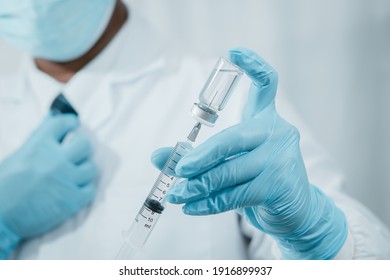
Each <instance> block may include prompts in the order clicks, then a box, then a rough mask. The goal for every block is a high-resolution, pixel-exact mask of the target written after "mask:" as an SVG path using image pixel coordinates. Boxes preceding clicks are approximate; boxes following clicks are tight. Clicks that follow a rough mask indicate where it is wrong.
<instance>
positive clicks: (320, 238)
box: [278, 186, 348, 260]
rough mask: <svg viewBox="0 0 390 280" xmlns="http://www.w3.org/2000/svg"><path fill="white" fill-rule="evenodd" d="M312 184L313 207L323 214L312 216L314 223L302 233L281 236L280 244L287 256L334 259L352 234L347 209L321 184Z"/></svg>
mask: <svg viewBox="0 0 390 280" xmlns="http://www.w3.org/2000/svg"><path fill="white" fill-rule="evenodd" d="M311 187H312V191H313V193H314V196H315V197H316V198H315V199H313V200H312V202H313V207H319V208H320V209H318V208H317V209H316V211H318V213H319V215H317V218H315V219H312V220H311V219H310V218H309V219H308V221H310V220H311V221H310V222H311V223H312V224H311V225H309V226H308V227H307V228H306V229H305V231H303V232H301V233H300V234H296V235H292V236H291V237H292V238H288V237H287V238H279V239H278V243H279V248H280V249H281V251H282V255H283V257H284V258H286V259H320V260H327V259H333V258H334V257H335V256H336V255H337V254H338V252H339V251H340V250H341V248H342V247H343V244H344V243H345V240H346V238H347V236H348V226H347V221H346V218H345V216H344V213H343V212H342V211H341V210H340V209H339V208H337V207H336V205H335V204H334V202H333V200H331V199H330V198H328V197H327V196H326V195H325V194H324V193H322V192H321V191H320V190H319V189H318V188H317V187H315V186H311ZM319 205H321V206H319ZM313 212H314V210H313ZM308 214H309V213H308ZM309 215H310V214H309ZM311 216H313V215H311Z"/></svg>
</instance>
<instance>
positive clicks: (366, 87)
mask: <svg viewBox="0 0 390 280" xmlns="http://www.w3.org/2000/svg"><path fill="white" fill-rule="evenodd" d="M131 3H132V4H133V5H132V7H133V12H141V13H143V14H144V15H145V16H146V17H147V18H148V19H149V20H150V21H151V22H152V23H153V25H155V27H156V28H157V29H158V30H159V31H160V32H161V33H162V34H164V35H165V36H166V37H168V38H170V40H172V46H175V47H177V48H178V49H179V50H182V51H188V52H191V53H195V54H197V55H202V56H203V55H204V56H206V55H207V56H209V55H214V56H220V55H221V54H224V53H225V52H226V50H227V49H229V48H231V47H236V46H242V47H247V48H252V49H254V50H255V51H257V52H258V53H259V54H261V55H262V56H263V57H264V58H266V60H267V61H268V62H270V63H271V64H272V65H273V66H274V67H275V68H276V69H277V70H278V72H279V74H280V88H282V89H283V94H285V95H286V96H288V97H289V98H290V99H291V101H292V102H293V104H294V105H295V106H296V108H297V109H298V110H299V112H300V113H301V115H302V117H304V118H305V119H306V120H307V124H308V125H309V126H310V127H311V129H312V130H313V133H314V134H315V136H316V138H317V139H318V140H319V142H320V143H322V145H323V146H324V147H325V148H326V149H327V150H328V152H329V153H330V154H331V155H332V156H333V158H334V159H335V160H336V162H338V163H339V166H340V168H341V169H342V170H343V171H344V173H345V174H346V178H347V184H346V190H347V192H348V193H350V194H351V195H353V196H354V197H356V198H358V199H359V200H360V201H362V202H363V203H364V204H366V205H367V206H368V207H369V208H371V209H372V210H373V211H374V212H375V213H376V214H377V215H378V216H379V217H380V218H381V219H382V220H383V221H385V222H386V223H387V224H388V225H389V226H390V203H388V200H389V199H390V148H389V144H390V123H389V121H388V120H389V119H390V112H389V110H387V108H388V107H389V106H390V96H389V94H390V3H389V1H388V0H317V1H310V0H295V1H288V0H285V1H281V0H280V1H278V0H268V1H266V0H196V1H195V0H142V1H141V0H132V1H131ZM19 58H20V54H19V52H17V51H15V50H13V49H11V48H10V47H8V46H6V45H5V44H4V43H3V42H1V41H0V74H4V73H10V72H13V71H15V69H16V68H17V67H18V63H19Z"/></svg>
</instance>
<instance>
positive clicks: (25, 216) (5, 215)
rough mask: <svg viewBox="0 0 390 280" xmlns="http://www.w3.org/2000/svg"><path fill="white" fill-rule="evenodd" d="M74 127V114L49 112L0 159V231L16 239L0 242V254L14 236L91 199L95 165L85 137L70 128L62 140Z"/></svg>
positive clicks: (43, 226)
mask: <svg viewBox="0 0 390 280" xmlns="http://www.w3.org/2000/svg"><path fill="white" fill-rule="evenodd" d="M78 126H79V121H78V119H77V117H75V116H74V115H70V114H65V115H57V116H52V115H50V116H48V117H47V118H46V119H45V120H44V121H43V122H42V124H41V125H40V126H39V127H38V128H37V129H36V130H35V131H34V132H33V133H32V135H31V136H30V137H29V139H28V140H27V141H26V142H25V143H24V144H23V146H22V147H21V148H20V149H19V150H17V151H16V152H15V153H14V154H13V155H11V156H10V157H8V158H7V159H5V160H4V161H3V162H1V163H0V231H3V232H6V233H7V235H8V236H9V240H14V242H9V244H8V246H4V245H3V246H1V242H0V257H2V258H5V257H6V256H7V255H8V254H9V253H10V252H11V251H12V249H13V248H14V247H15V246H16V244H17V242H18V241H20V240H22V239H25V238H30V237H34V236H37V235H39V234H42V233H45V232H47V231H49V230H51V229H53V228H54V227H56V226H58V225H60V224H61V223H63V222H65V221H66V220H67V219H69V218H70V217H71V216H72V215H74V214H76V213H77V212H78V211H80V209H82V208H83V207H85V206H86V205H88V204H89V203H91V201H92V199H93V197H94V194H95V185H94V183H93V180H94V178H95V177H96V175H97V168H96V165H95V163H94V162H93V161H92V160H91V155H92V148H91V145H90V142H89V139H88V138H87V137H86V136H85V135H84V134H82V133H80V132H74V133H73V135H72V137H71V138H70V139H69V141H65V142H62V139H64V137H65V136H66V135H67V134H68V133H69V132H72V131H74V130H75V129H76V128H77V127H78ZM2 247H3V248H2ZM7 247H8V248H7Z"/></svg>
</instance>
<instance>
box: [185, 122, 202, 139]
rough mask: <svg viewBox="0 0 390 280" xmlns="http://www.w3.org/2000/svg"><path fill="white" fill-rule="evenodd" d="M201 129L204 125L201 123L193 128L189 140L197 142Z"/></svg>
mask: <svg viewBox="0 0 390 280" xmlns="http://www.w3.org/2000/svg"><path fill="white" fill-rule="evenodd" d="M201 127H202V124H201V123H200V122H197V123H196V124H195V125H194V127H193V128H192V130H191V132H190V134H188V136H187V139H188V140H190V141H191V142H195V140H196V137H198V133H199V131H200V128H201Z"/></svg>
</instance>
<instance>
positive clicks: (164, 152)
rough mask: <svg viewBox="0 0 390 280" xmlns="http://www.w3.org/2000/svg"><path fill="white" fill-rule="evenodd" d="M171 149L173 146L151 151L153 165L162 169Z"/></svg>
mask: <svg viewBox="0 0 390 280" xmlns="http://www.w3.org/2000/svg"><path fill="white" fill-rule="evenodd" d="M172 151H173V147H164V148H160V149H157V150H155V151H154V152H153V153H152V155H151V157H150V160H151V162H152V163H153V165H154V166H155V167H157V168H158V169H159V170H162V169H163V168H164V165H165V163H166V162H167V160H168V158H169V156H170V154H171V153H172Z"/></svg>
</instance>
